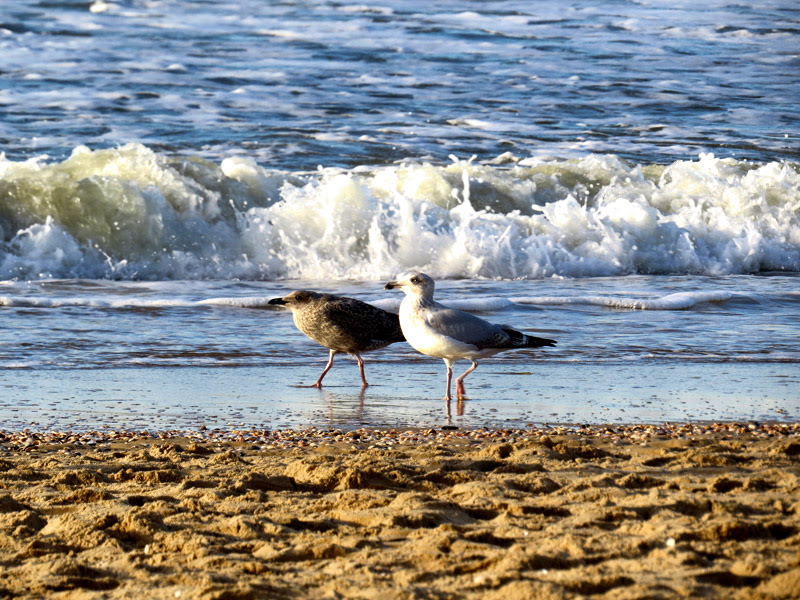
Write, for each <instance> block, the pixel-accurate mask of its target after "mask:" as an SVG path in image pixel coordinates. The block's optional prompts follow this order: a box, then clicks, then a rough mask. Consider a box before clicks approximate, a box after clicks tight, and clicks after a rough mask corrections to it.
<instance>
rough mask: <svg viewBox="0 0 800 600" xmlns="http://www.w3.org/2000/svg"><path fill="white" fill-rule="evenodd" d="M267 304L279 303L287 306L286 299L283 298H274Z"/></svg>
mask: <svg viewBox="0 0 800 600" xmlns="http://www.w3.org/2000/svg"><path fill="white" fill-rule="evenodd" d="M267 304H277V305H279V306H286V300H284V299H283V298H273V299H272V300H270V301H269V302H267Z"/></svg>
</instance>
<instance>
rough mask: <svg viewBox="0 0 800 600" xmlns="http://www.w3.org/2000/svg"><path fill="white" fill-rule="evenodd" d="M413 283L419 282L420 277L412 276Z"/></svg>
mask: <svg viewBox="0 0 800 600" xmlns="http://www.w3.org/2000/svg"><path fill="white" fill-rule="evenodd" d="M411 283H419V277H412V278H411Z"/></svg>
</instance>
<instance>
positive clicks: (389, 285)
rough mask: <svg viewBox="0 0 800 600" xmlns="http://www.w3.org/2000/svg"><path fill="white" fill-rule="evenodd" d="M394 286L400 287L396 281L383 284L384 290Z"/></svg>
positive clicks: (391, 288)
mask: <svg viewBox="0 0 800 600" xmlns="http://www.w3.org/2000/svg"><path fill="white" fill-rule="evenodd" d="M396 287H400V284H399V283H397V282H396V281H390V282H389V283H387V284H386V285H385V286H383V289H385V290H393V289H394V288H396Z"/></svg>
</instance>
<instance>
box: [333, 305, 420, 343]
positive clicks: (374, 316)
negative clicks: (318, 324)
mask: <svg viewBox="0 0 800 600" xmlns="http://www.w3.org/2000/svg"><path fill="white" fill-rule="evenodd" d="M324 315H325V319H326V320H327V321H328V324H329V326H330V327H333V328H335V329H337V330H339V331H342V332H346V334H347V335H348V336H349V337H351V338H353V340H354V342H355V344H356V345H357V346H358V347H360V348H363V349H364V350H366V349H374V348H378V347H381V346H386V345H388V344H391V343H393V342H400V341H403V340H405V337H403V332H402V330H401V329H400V319H399V318H398V316H397V315H395V314H392V313H390V312H387V311H385V310H382V309H380V308H378V307H377V306H372V305H371V304H367V303H366V302H361V301H360V300H356V299H355V298H346V297H340V298H336V299H335V300H333V301H331V302H329V303H328V304H327V305H326V306H325V309H324Z"/></svg>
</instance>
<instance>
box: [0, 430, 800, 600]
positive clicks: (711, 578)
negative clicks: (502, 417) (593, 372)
mask: <svg viewBox="0 0 800 600" xmlns="http://www.w3.org/2000/svg"><path fill="white" fill-rule="evenodd" d="M0 571H2V573H3V577H2V579H1V580H0V598H137V599H139V598H203V599H220V600H221V599H249V598H381V599H387V598H502V599H503V600H512V599H516V598H581V597H601V598H685V597H693V598H765V599H766V598H787V599H788V598H797V597H799V596H800V425H798V424H777V425H759V424H749V425H748V424H741V425H740V424H722V425H703V426H700V425H681V426H658V427H657V426H631V427H613V428H612V427H597V426H595V427H582V428H581V427H574V428H567V427H561V428H559V427H550V428H548V427H541V428H533V427H529V428H527V429H521V430H514V431H502V430H500V431H490V430H474V431H466V430H445V431H442V430H374V429H371V430H357V431H321V430H309V431H275V432H270V431H250V432H230V431H228V432H223V431H208V430H206V431H198V432H170V433H162V434H158V435H151V434H147V433H144V432H141V433H120V432H113V431H104V432H93V433H81V434H68V433H55V432H50V433H31V432H22V433H20V432H16V433H0Z"/></svg>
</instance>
